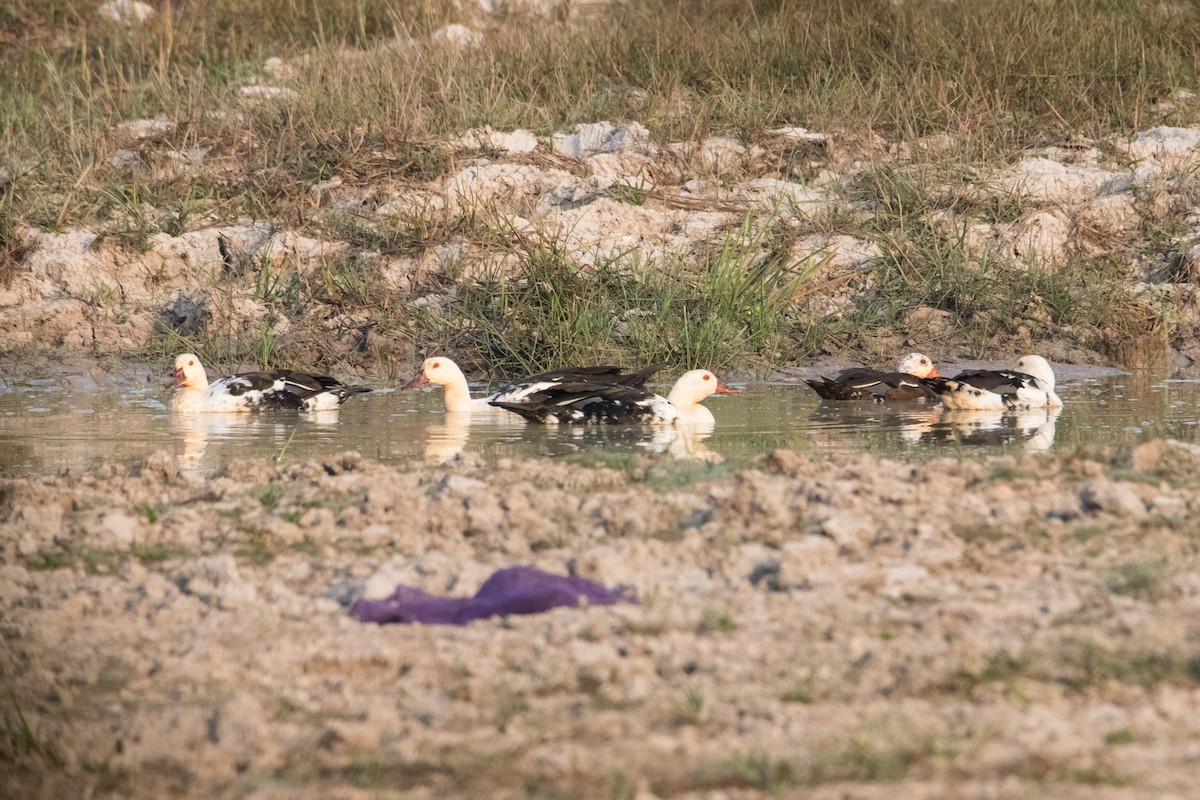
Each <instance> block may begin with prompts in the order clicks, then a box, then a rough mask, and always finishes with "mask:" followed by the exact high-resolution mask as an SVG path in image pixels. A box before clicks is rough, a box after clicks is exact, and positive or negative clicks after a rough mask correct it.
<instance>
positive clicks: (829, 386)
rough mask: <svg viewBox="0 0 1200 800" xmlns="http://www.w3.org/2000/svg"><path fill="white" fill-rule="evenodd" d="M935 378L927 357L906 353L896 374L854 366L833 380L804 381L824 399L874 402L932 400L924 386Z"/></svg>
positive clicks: (927, 388)
mask: <svg viewBox="0 0 1200 800" xmlns="http://www.w3.org/2000/svg"><path fill="white" fill-rule="evenodd" d="M937 377H939V375H938V371H937V367H935V366H934V365H933V361H932V360H931V359H930V358H929V356H927V355H923V354H921V353H909V354H908V355H906V356H905V357H904V358H902V359H900V363H899V365H898V366H897V371H896V372H884V371H881V370H877V369H870V368H867V367H854V368H853V369H848V370H846V371H844V372H842V373H841V374H840V375H838V376H837V377H836V378H817V379H815V380H808V381H805V383H807V384H808V385H809V386H811V387H812V389H813V391H814V392H816V393H817V394H819V395H820V396H821V397H822V398H824V399H825V400H874V401H875V402H877V403H902V402H912V401H936V400H937V399H938V396H937V395H936V394H935V393H934V391H933V390H932V389H931V388H929V385H928V384H927V383H925V380H924V379H926V378H937Z"/></svg>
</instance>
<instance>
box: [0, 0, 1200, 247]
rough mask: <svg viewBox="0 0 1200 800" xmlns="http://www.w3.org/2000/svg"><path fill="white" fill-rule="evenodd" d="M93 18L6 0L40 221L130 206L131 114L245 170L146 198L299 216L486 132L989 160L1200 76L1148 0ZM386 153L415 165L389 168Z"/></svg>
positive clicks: (8, 61)
mask: <svg viewBox="0 0 1200 800" xmlns="http://www.w3.org/2000/svg"><path fill="white" fill-rule="evenodd" d="M97 6H99V2H98V0H93V1H92V2H71V3H68V2H65V0H60V1H55V0H49V1H47V0H14V2H10V3H7V4H6V5H4V6H3V7H2V8H0V43H3V44H4V46H3V47H0V68H2V69H3V70H4V73H5V76H6V83H7V89H6V91H5V93H4V95H3V96H2V97H0V160H2V161H3V162H4V163H10V164H20V165H25V166H26V169H22V170H20V171H21V172H23V173H25V172H27V173H28V174H25V176H24V178H23V179H22V183H23V184H24V185H25V186H27V187H28V188H30V189H32V188H34V187H40V188H42V189H44V190H46V191H42V192H34V191H26V192H24V193H23V194H24V195H25V198H24V199H25V202H24V203H23V206H24V207H26V208H27V213H28V214H30V215H31V216H32V217H33V218H34V220H33V221H35V222H36V223H38V224H41V225H44V226H62V225H65V224H68V223H71V222H77V221H79V220H87V219H90V218H97V217H98V218H103V217H105V216H106V215H112V214H115V213H119V211H120V209H114V208H113V203H112V202H111V199H110V198H108V197H106V195H105V192H104V191H103V190H102V187H103V183H104V180H105V174H106V173H109V172H112V171H113V170H114V169H115V167H112V166H111V165H108V164H107V163H106V162H105V158H106V156H107V155H109V154H110V153H111V152H112V151H113V150H114V149H115V148H117V147H118V143H117V142H115V141H114V136H113V133H112V126H113V124H114V123H115V122H117V121H120V120H122V119H137V118H145V117H158V116H162V117H165V118H167V119H169V120H172V121H174V122H176V123H178V125H177V127H176V128H175V129H174V130H173V131H170V132H168V133H165V134H163V135H164V136H166V137H168V138H170V139H171V140H172V144H174V145H176V146H178V147H179V148H180V149H186V148H189V147H207V148H210V150H212V151H216V152H218V153H220V154H221V155H223V156H226V157H230V158H233V159H236V160H237V161H238V162H239V163H240V164H241V166H242V167H243V170H244V172H243V175H242V176H241V178H240V179H239V177H238V176H236V175H229V174H225V175H223V176H209V177H202V178H200V179H199V185H197V183H196V182H195V181H180V180H173V181H166V182H158V181H156V180H155V179H154V177H153V175H151V174H146V175H141V176H136V175H135V180H136V181H137V182H140V183H144V184H145V185H144V186H139V187H137V189H138V191H139V192H140V193H141V195H142V197H143V200H144V202H146V203H149V204H151V205H153V206H155V207H158V208H164V207H165V208H167V209H179V208H180V207H182V206H185V205H188V204H191V205H190V206H189V207H190V208H192V209H193V210H194V209H195V207H196V206H197V205H199V206H203V210H204V211H205V212H211V213H216V214H217V215H219V216H226V217H228V216H235V215H238V214H249V215H253V216H258V217H260V218H269V219H274V220H279V221H285V222H288V223H290V224H296V223H305V222H307V221H308V211H307V210H306V208H305V206H304V204H303V203H302V202H300V201H301V200H302V199H303V196H304V193H305V191H306V189H307V187H308V186H310V185H311V183H312V182H313V181H315V180H321V179H324V178H328V177H330V176H331V175H335V174H337V175H343V176H346V177H350V178H355V179H362V178H363V177H369V176H371V175H372V174H374V173H377V172H378V173H381V174H384V175H386V176H387V177H388V178H389V179H391V180H395V179H402V178H404V177H405V176H415V177H422V176H428V175H429V174H431V171H432V172H433V173H437V172H438V171H441V170H445V169H447V168H448V167H449V165H448V164H447V163H446V160H445V159H440V158H433V159H430V158H429V154H428V151H425V150H422V149H421V148H420V146H419V145H418V143H420V142H424V141H427V140H429V139H430V138H433V137H439V136H443V135H445V134H447V133H450V132H456V131H461V130H464V129H466V128H470V127H472V126H477V125H483V124H491V125H493V126H496V127H499V128H511V127H517V126H520V127H527V128H533V129H535V130H538V131H540V132H543V133H545V132H549V131H553V130H557V129H562V128H569V127H571V126H572V125H575V124H577V123H581V122H591V121H595V120H599V119H614V120H629V119H636V120H638V121H640V122H642V123H643V124H645V125H646V126H647V127H649V128H650V130H651V131H652V132H653V133H654V134H655V135H656V136H658V137H660V138H662V139H664V140H667V139H690V138H695V137H699V136H702V135H705V134H708V133H713V132H716V133H723V132H734V133H738V134H739V135H742V136H743V137H746V138H751V139H752V138H754V137H755V136H756V135H758V134H759V133H760V132H761V131H763V130H764V129H767V128H770V127H773V126H777V125H782V124H795V123H797V122H800V123H803V124H804V125H806V126H808V127H810V128H820V129H823V130H830V131H835V132H847V133H855V134H861V133H863V132H865V131H868V130H874V131H878V132H881V133H883V134H885V135H887V136H888V137H889V138H893V139H902V138H906V137H911V136H917V135H921V134H925V133H928V132H931V131H949V132H951V133H955V134H961V136H962V143H961V147H962V148H964V150H965V151H966V152H968V153H970V154H971V155H972V156H983V157H989V156H995V155H997V154H1008V153H1011V152H1013V151H1014V150H1016V149H1019V148H1020V147H1021V146H1024V145H1028V144H1032V143H1037V142H1041V141H1046V140H1054V139H1057V138H1061V137H1063V136H1067V135H1071V134H1084V135H1100V134H1103V133H1106V132H1112V131H1128V130H1130V129H1132V128H1135V127H1137V126H1138V125H1139V123H1140V121H1141V120H1142V119H1143V117H1144V115H1145V113H1146V110H1147V108H1148V107H1149V106H1150V105H1151V104H1153V103H1154V102H1155V101H1157V100H1159V99H1161V98H1163V97H1166V96H1168V95H1170V94H1171V93H1172V92H1174V91H1176V90H1178V89H1195V88H1196V86H1197V80H1196V74H1197V64H1198V63H1200V9H1198V7H1196V6H1195V5H1194V4H1144V3H1138V2H1134V1H1133V0H1127V1H1126V0H1058V2H1047V3H1012V2H1008V1H1007V0H979V1H978V2H972V3H943V2H905V3H899V4H892V3H884V2H879V0H847V2H839V3H825V2H815V1H814V2H787V0H757V2H741V1H740V0H739V1H738V2H732V0H680V1H679V2H674V3H658V2H650V0H632V2H629V3H613V4H611V5H609V6H607V7H601V8H600V9H598V10H595V11H591V12H579V14H580V15H581V19H577V20H574V21H573V24H571V25H558V24H541V25H538V26H530V25H529V24H528V20H523V19H521V18H520V17H519V16H514V17H511V18H505V17H503V16H501V17H496V18H493V19H492V20H491V21H490V23H489V27H488V28H487V30H486V31H485V32H484V36H483V41H482V44H481V45H480V46H479V47H478V48H471V49H468V50H466V51H459V50H456V49H455V48H450V47H434V46H429V45H428V40H429V36H430V33H431V32H432V31H433V30H434V29H436V28H437V27H439V26H441V25H444V24H446V23H448V22H452V21H458V20H460V19H465V20H466V21H468V22H469V21H470V20H469V19H467V18H465V17H463V16H462V12H461V11H458V10H456V8H455V4H453V3H450V2H448V0H447V2H436V1H434V2H411V1H408V2H406V1H405V0H330V1H329V2H320V3H318V2H305V3H296V2H294V0H245V2H242V1H241V0H239V2H233V0H215V1H214V2H204V3H201V2H198V0H196V1H194V2H191V3H183V4H174V3H169V4H163V5H162V6H161V7H160V9H159V12H158V13H156V14H155V15H154V16H153V17H151V18H150V19H149V20H148V21H147V22H145V23H144V24H140V25H136V26H125V25H122V24H118V23H112V22H109V21H107V20H104V19H102V18H101V17H100V16H99V15H98V14H97V12H96V8H97ZM568 7H569V6H568V5H564V7H563V8H564V9H567V8H568ZM410 39H411V40H413V41H415V42H417V43H418V44H406V43H407V42H409V40H410ZM347 48H352V49H351V50H348V49H347ZM355 52H357V53H358V55H357V56H355V55H354V53H355ZM271 56H279V57H281V58H283V59H285V61H287V63H288V64H289V66H290V67H291V70H292V74H291V75H290V76H284V77H283V78H281V79H279V80H276V79H269V80H270V82H273V83H282V84H283V85H284V86H286V87H288V88H291V89H293V90H295V91H296V92H297V95H296V96H295V97H294V98H293V99H291V100H289V101H287V102H283V103H280V104H266V105H265V106H262V107H252V108H247V109H245V111H246V113H245V114H233V113H223V112H229V111H232V110H235V109H236V108H237V107H238V105H237V104H238V90H239V89H240V88H241V87H243V86H245V85H248V84H251V83H253V82H256V81H262V80H264V78H265V76H264V73H263V64H264V62H265V60H266V59H267V58H268V57H271ZM406 143H407V147H406ZM380 149H385V150H388V151H389V152H399V153H401V155H402V157H401V158H399V159H398V160H395V159H393V160H391V161H389V162H388V163H386V164H379V163H377V162H376V161H375V159H376V155H377V153H378V151H379V150H380ZM404 153H407V154H408V155H407V156H404V155H403V154H404ZM147 172H149V171H147ZM127 182H128V181H127Z"/></svg>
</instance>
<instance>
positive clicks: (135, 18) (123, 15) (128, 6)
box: [96, 0, 154, 25]
mask: <svg viewBox="0 0 1200 800" xmlns="http://www.w3.org/2000/svg"><path fill="white" fill-rule="evenodd" d="M96 13H97V14H99V15H100V16H102V17H104V18H105V19H107V20H112V21H113V22H119V23H122V24H124V25H132V24H133V23H135V22H145V21H146V20H148V19H150V17H152V16H153V15H154V6H151V5H148V4H146V3H142V2H139V0H109V2H107V3H105V4H103V5H101V6H100V7H99V8H97V9H96Z"/></svg>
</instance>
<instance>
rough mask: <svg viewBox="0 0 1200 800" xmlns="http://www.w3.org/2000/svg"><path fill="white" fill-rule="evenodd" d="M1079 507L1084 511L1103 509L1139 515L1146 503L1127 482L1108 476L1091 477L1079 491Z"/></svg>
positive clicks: (1141, 513)
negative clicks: (1116, 480) (1110, 478)
mask: <svg viewBox="0 0 1200 800" xmlns="http://www.w3.org/2000/svg"><path fill="white" fill-rule="evenodd" d="M1079 504H1080V507H1081V508H1082V509H1083V510H1084V512H1086V513H1096V512H1099V511H1103V512H1106V513H1109V514H1119V515H1122V516H1128V517H1141V516H1143V515H1144V514H1145V513H1146V505H1145V503H1143V502H1142V500H1141V498H1140V497H1138V495H1137V492H1135V491H1134V490H1133V488H1132V487H1130V485H1129V484H1128V483H1124V482H1114V481H1111V480H1109V479H1108V478H1092V479H1091V480H1089V481H1087V483H1085V484H1084V485H1083V488H1082V489H1081V490H1080V492H1079Z"/></svg>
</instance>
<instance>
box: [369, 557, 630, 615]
mask: <svg viewBox="0 0 1200 800" xmlns="http://www.w3.org/2000/svg"><path fill="white" fill-rule="evenodd" d="M622 602H628V603H635V602H637V600H636V599H635V598H634V596H633V594H632V592H630V591H629V590H627V589H609V588H608V587H607V586H605V585H604V584H602V583H596V582H595V581H589V580H587V579H586V578H576V577H572V576H568V575H552V574H550V573H549V572H542V571H541V570H540V569H535V568H534V567H508V568H506V569H501V570H496V572H494V573H492V576H491V577H490V578H488V579H487V580H486V581H484V583H483V586H480V587H479V591H478V592H476V593H475V596H474V597H438V596H436V595H432V594H429V593H428V592H425V591H422V590H420V589H417V588H414V587H412V586H404V585H403V584H401V585H400V586H397V587H396V591H394V592H392V593H391V595H390V596H388V597H385V598H384V599H382V600H359V601H358V602H357V603H355V604H354V605H353V606H352V607H351V608H350V615H351V616H352V617H354V618H355V619H357V620H358V621H359V622H375V623H378V624H380V625H384V624H387V623H390V622H420V623H423V624H425V625H466V624H467V623H468V622H471V621H472V620H476V619H484V618H486V617H495V616H504V615H507V614H537V613H539V612H541V611H549V610H550V609H552V608H559V607H560V606H568V607H572V608H573V607H575V606H580V605H591V606H609V605H612V604H613V603H622Z"/></svg>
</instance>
